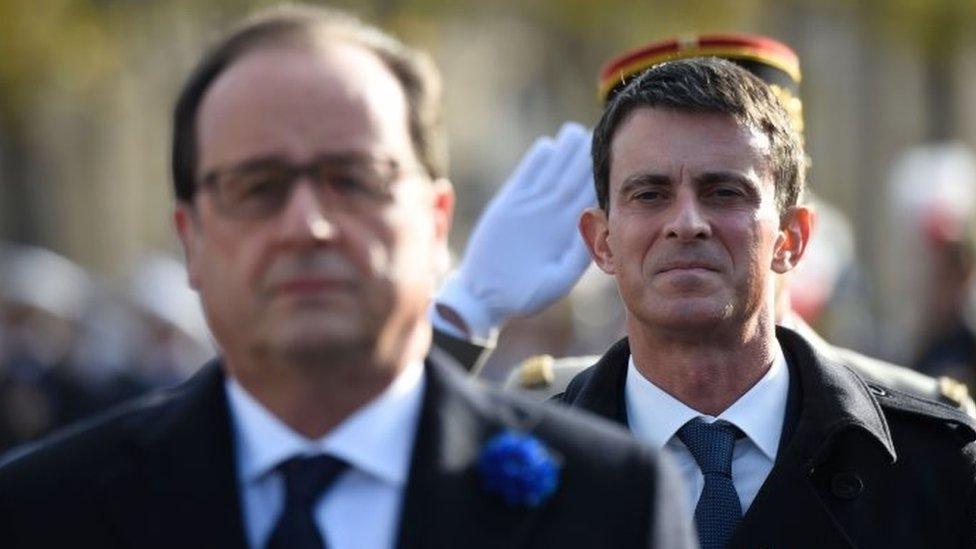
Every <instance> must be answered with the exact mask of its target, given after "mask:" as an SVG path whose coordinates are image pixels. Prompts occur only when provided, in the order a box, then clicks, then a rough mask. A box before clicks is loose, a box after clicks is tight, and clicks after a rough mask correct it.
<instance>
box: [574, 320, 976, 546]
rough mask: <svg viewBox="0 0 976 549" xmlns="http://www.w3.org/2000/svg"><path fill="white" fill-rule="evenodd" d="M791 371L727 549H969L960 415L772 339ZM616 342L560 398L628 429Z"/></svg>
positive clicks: (783, 337) (973, 484) (967, 446)
mask: <svg viewBox="0 0 976 549" xmlns="http://www.w3.org/2000/svg"><path fill="white" fill-rule="evenodd" d="M776 334H777V338H778V339H779V342H780V345H781V346H782V348H783V351H784V354H785V355H786V358H787V362H788V363H789V364H790V382H791V388H790V397H789V403H788V405H787V408H788V412H787V421H786V422H785V423H786V427H785V428H784V434H783V437H782V440H781V442H780V450H779V453H778V455H777V458H776V463H775V465H774V466H773V469H772V471H771V472H770V474H769V477H768V478H767V479H766V482H765V483H764V484H763V486H762V488H761V489H760V491H759V493H758V495H757V496H756V499H755V500H754V501H753V503H752V506H751V507H750V508H749V510H748V511H747V512H746V514H745V516H744V517H743V521H742V524H741V525H740V527H739V530H738V531H737V532H736V535H735V537H734V538H733V540H732V543H731V546H732V547H750V548H755V547H790V548H795V547H817V548H823V547H968V548H972V547H976V443H974V439H976V431H974V424H973V423H972V420H971V419H970V418H969V416H967V415H966V414H965V413H963V412H961V411H959V410H957V409H955V408H952V407H949V406H945V405H942V404H938V403H935V402H931V401H928V400H924V399H920V398H917V397H913V396H910V395H908V394H904V393H900V392H897V391H895V390H892V389H888V388H885V387H882V386H879V385H875V384H869V383H867V382H865V381H864V380H863V378H861V377H860V376H859V375H858V374H856V373H854V371H852V370H851V369H850V368H848V367H847V366H845V365H843V364H841V363H837V362H834V361H832V360H831V359H829V358H827V357H825V356H824V355H821V354H818V353H817V351H816V350H815V349H814V347H813V346H811V345H810V344H809V343H808V342H807V341H806V340H804V339H803V338H802V337H801V336H799V335H798V334H796V333H795V332H792V331H790V330H788V329H785V328H777V331H776ZM629 355H630V349H629V347H628V344H627V340H626V339H624V340H622V341H620V342H618V343H617V344H616V345H614V346H613V347H612V348H611V349H610V350H609V351H608V352H607V353H606V354H605V355H604V356H603V357H602V358H601V360H600V361H599V362H598V363H597V364H596V365H594V366H592V367H591V368H590V369H588V370H586V371H584V372H583V373H582V374H580V375H579V376H577V377H576V378H575V379H574V380H573V381H572V382H571V383H570V384H569V387H567V389H566V392H565V393H564V394H562V395H560V396H558V397H556V398H557V399H560V400H562V401H563V402H565V403H567V404H569V405H570V406H574V407H578V408H582V409H585V410H589V411H591V412H595V413H596V414H598V415H601V416H603V417H605V418H609V419H611V420H614V421H617V422H619V423H622V424H624V425H626V423H627V416H626V408H625V404H624V384H625V379H626V372H627V359H628V357H629Z"/></svg>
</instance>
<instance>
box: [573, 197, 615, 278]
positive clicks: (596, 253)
mask: <svg viewBox="0 0 976 549" xmlns="http://www.w3.org/2000/svg"><path fill="white" fill-rule="evenodd" d="M579 232H580V235H581V236H582V237H583V242H585V243H586V248H587V249H588V250H589V251H590V257H592V258H593V262H594V263H596V264H597V266H598V267H600V270H602V271H603V272H605V273H607V274H608V275H612V274H614V273H615V266H614V262H613V250H612V249H611V248H610V243H609V242H608V240H607V239H608V237H609V236H610V225H609V223H608V220H607V212H605V211H604V210H603V209H602V208H599V207H592V208H587V209H586V210H584V211H583V215H581V216H580V220H579Z"/></svg>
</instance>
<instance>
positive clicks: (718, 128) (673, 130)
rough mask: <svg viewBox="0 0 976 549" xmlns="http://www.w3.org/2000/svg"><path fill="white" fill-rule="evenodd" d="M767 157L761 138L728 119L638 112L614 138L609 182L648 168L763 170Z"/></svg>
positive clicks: (660, 111) (657, 110)
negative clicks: (751, 168)
mask: <svg viewBox="0 0 976 549" xmlns="http://www.w3.org/2000/svg"><path fill="white" fill-rule="evenodd" d="M770 151H771V144H770V141H769V137H768V136H767V135H766V134H765V133H763V132H761V131H759V130H758V129H756V128H754V127H752V126H751V125H748V124H746V123H744V122H740V121H739V120H737V119H736V118H735V117H733V116H731V115H728V114H724V113H717V112H692V111H684V110H677V109H666V108H659V107H639V108H637V109H634V110H633V111H632V112H630V113H628V114H627V116H626V117H625V118H624V120H622V121H621V123H620V125H619V126H618V128H617V131H616V132H615V133H614V136H613V141H612V142H611V149H610V153H611V156H610V171H611V180H615V179H616V180H619V179H621V178H623V177H626V176H627V174H628V173H630V172H634V171H636V170H646V169H648V168H653V169H656V170H670V169H672V168H676V167H685V168H701V169H714V168H722V167H724V168H734V169H735V168H737V169H748V168H750V167H753V168H761V169H763V170H765V168H766V167H768V166H767V165H768V163H769V162H768V160H769V154H770Z"/></svg>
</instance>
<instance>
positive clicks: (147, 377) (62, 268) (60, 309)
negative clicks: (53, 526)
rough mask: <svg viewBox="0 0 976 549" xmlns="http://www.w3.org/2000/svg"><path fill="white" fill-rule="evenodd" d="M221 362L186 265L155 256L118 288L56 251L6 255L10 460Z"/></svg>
mask: <svg viewBox="0 0 976 549" xmlns="http://www.w3.org/2000/svg"><path fill="white" fill-rule="evenodd" d="M119 288H122V289H121V290H120V289H119ZM212 354H213V347H212V345H211V343H210V339H209V337H208V334H207V330H206V324H205V322H204V319H203V315H202V313H201V310H200V306H199V302H198V300H197V297H196V294H195V293H193V292H192V291H191V290H190V289H189V287H188V286H187V284H186V274H185V270H184V269H183V266H182V264H181V263H180V262H179V261H177V260H175V259H173V258H171V257H168V256H166V255H164V254H161V253H152V254H147V255H145V256H144V257H143V258H141V259H140V260H139V261H138V262H137V263H136V264H135V265H134V266H133V268H132V269H131V270H130V272H129V275H128V276H127V277H126V278H125V280H123V281H119V282H118V283H116V284H112V283H110V282H109V281H106V280H100V279H99V278H98V277H96V276H94V275H93V274H91V273H90V272H87V271H86V270H85V269H83V268H82V267H81V266H79V265H77V264H75V263H73V262H71V261H70V260H68V259H66V258H65V257H62V256H61V255H58V254H57V253H54V252H52V251H50V250H47V249H43V248H38V247H33V246H24V245H18V244H5V245H3V246H2V248H0V452H2V451H4V450H7V449H10V448H12V447H14V446H16V445H18V444H20V443H23V442H26V441H30V440H32V439H35V438H37V437H39V436H41V435H43V434H45V433H47V432H49V431H51V430H52V429H55V428H57V427H59V426H63V425H65V424H68V423H71V422H73V421H76V420H79V419H82V418H84V417H86V416H89V415H91V414H94V413H96V412H98V411H99V410H102V409H104V408H106V407H109V406H111V405H112V404H115V403H118V402H120V401H122V400H124V399H127V398H130V397H132V396H136V395H138V394H141V393H143V392H145V391H147V390H149V389H152V388H157V387H163V386H166V385H170V384H173V383H176V382H178V381H181V380H183V379H184V378H186V377H187V376H188V375H189V374H190V373H192V371H193V370H194V369H196V368H197V367H199V366H200V364H201V363H202V362H203V361H204V360H206V359H207V358H208V357H209V356H211V355H212Z"/></svg>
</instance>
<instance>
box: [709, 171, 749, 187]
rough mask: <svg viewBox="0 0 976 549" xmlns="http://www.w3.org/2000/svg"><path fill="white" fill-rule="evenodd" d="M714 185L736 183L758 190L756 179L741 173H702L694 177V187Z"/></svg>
mask: <svg viewBox="0 0 976 549" xmlns="http://www.w3.org/2000/svg"><path fill="white" fill-rule="evenodd" d="M715 183H736V184H738V185H742V186H743V187H746V188H749V189H752V190H757V189H758V188H759V181H757V180H756V178H754V177H750V176H748V175H746V174H744V173H742V172H735V171H726V170H718V171H713V172H704V173H701V174H699V175H697V176H696V177H695V184H696V185H713V184H715Z"/></svg>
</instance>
